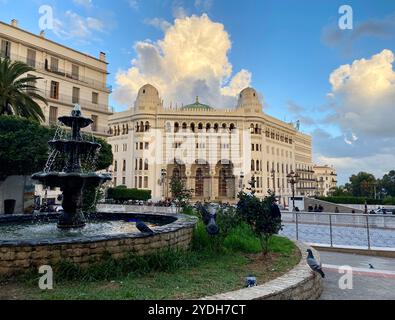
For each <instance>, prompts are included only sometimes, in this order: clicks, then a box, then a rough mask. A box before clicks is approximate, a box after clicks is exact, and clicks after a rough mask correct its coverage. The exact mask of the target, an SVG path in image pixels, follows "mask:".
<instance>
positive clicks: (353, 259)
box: [320, 251, 395, 300]
mask: <svg viewBox="0 0 395 320" xmlns="http://www.w3.org/2000/svg"><path fill="white" fill-rule="evenodd" d="M320 256H321V262H322V264H323V269H324V272H325V274H326V277H325V279H324V291H323V293H322V295H321V298H320V299H321V300H376V299H377V300H379V299H380V300H394V299H395V259H393V258H380V257H371V256H363V255H355V254H345V253H336V252H325V251H320ZM369 264H371V265H372V266H373V267H374V269H370V268H369ZM344 265H348V266H351V267H353V268H354V272H353V289H345V290H342V289H340V288H339V279H340V277H341V276H343V274H340V273H339V271H338V267H339V266H344Z"/></svg>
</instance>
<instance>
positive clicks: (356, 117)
mask: <svg viewBox="0 0 395 320" xmlns="http://www.w3.org/2000/svg"><path fill="white" fill-rule="evenodd" d="M393 63H394V54H393V52H392V51H391V50H388V49H385V50H383V51H382V52H380V53H378V54H376V55H373V56H372V57H371V58H370V59H360V60H355V61H354V62H353V63H352V64H351V65H350V64H346V65H343V66H340V67H339V68H338V69H336V70H334V71H333V72H332V73H331V75H330V77H329V82H330V84H331V85H332V92H331V93H330V97H331V98H332V99H333V100H334V102H335V103H334V104H333V108H334V109H333V111H334V112H335V113H336V116H335V117H334V119H335V120H336V121H338V123H339V124H340V126H341V127H342V128H343V130H351V131H352V132H354V133H355V134H356V135H357V136H361V135H362V136H363V135H376V136H378V137H387V136H393V135H394V134H395V126H394V125H393V119H394V117H395V108H394V101H395V72H394V70H393Z"/></svg>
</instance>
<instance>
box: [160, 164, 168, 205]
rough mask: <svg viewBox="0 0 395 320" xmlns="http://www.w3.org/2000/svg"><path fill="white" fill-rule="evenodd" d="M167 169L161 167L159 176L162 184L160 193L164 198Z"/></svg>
mask: <svg viewBox="0 0 395 320" xmlns="http://www.w3.org/2000/svg"><path fill="white" fill-rule="evenodd" d="M166 176H167V171H166V169H161V171H160V177H161V180H160V181H161V185H162V195H163V198H165V182H166Z"/></svg>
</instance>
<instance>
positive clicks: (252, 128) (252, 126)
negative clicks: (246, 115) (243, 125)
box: [250, 123, 254, 133]
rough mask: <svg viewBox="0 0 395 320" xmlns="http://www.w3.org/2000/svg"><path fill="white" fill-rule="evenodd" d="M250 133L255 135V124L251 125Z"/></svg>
mask: <svg viewBox="0 0 395 320" xmlns="http://www.w3.org/2000/svg"><path fill="white" fill-rule="evenodd" d="M250 131H251V133H254V124H253V123H251V125H250Z"/></svg>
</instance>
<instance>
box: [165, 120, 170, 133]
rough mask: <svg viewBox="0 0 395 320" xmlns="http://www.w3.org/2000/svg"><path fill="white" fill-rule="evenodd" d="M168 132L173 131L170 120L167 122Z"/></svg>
mask: <svg viewBox="0 0 395 320" xmlns="http://www.w3.org/2000/svg"><path fill="white" fill-rule="evenodd" d="M165 130H166V132H171V124H170V122H167V123H166V129H165Z"/></svg>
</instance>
